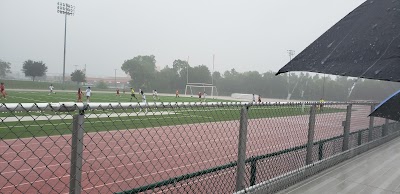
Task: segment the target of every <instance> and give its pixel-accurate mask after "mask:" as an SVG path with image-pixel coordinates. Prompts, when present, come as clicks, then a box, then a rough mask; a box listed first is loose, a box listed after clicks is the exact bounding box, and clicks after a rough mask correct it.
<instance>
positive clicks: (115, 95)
mask: <svg viewBox="0 0 400 194" xmlns="http://www.w3.org/2000/svg"><path fill="white" fill-rule="evenodd" d="M115 96H120V95H119V88H117V94H116V95H115Z"/></svg>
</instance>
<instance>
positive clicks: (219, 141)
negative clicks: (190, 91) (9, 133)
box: [0, 106, 384, 193]
mask: <svg viewBox="0 0 400 194" xmlns="http://www.w3.org/2000/svg"><path fill="white" fill-rule="evenodd" d="M340 108H345V107H340ZM369 110H370V107H369V106H353V112H352V124H351V131H356V130H360V129H365V128H368V122H369V118H368V117H367V115H368V112H369ZM250 111H251V109H250ZM114 119H115V118H114ZM343 120H345V113H344V112H341V113H326V114H318V115H317V117H316V128H315V130H316V131H315V141H318V140H321V139H326V138H330V137H334V136H337V135H340V134H342V132H343V127H342V121H343ZM376 120H377V121H376V122H375V124H376V125H381V124H383V122H384V120H383V119H376ZM238 128H239V122H238V121H227V122H213V123H201V124H190V125H177V126H164V127H156V128H146V129H136V130H118V131H117V130H114V131H109V132H99V133H87V134H85V137H84V152H83V156H84V159H83V167H82V169H83V173H82V189H83V193H112V192H119V191H124V190H129V189H132V188H137V187H139V186H143V185H148V184H151V183H155V182H158V181H162V180H166V179H169V178H172V177H176V176H179V175H184V174H188V173H192V172H197V171H200V170H204V169H208V168H212V167H215V166H220V165H223V164H227V163H229V162H232V161H236V158H237V141H238ZM307 130H308V115H304V116H292V117H279V118H278V117H275V118H268V119H251V120H249V125H248V136H247V140H248V143H247V157H250V156H257V155H263V154H266V153H272V152H276V151H279V150H283V149H287V148H291V147H295V146H298V145H303V144H305V143H306V141H307ZM70 143H71V136H70V135H62V136H51V137H39V138H24V139H18V140H4V141H1V142H0V153H1V157H0V164H1V165H0V172H1V174H0V188H1V190H0V192H1V193H68V189H69V178H70V177H69V170H70V151H71V150H70ZM295 160H296V161H295ZM302 160H304V153H300V152H299V153H296V155H292V156H282V157H280V158H279V157H277V158H275V159H274V160H271V161H273V162H272V163H271V164H269V165H270V166H269V167H270V168H272V170H271V169H269V171H270V172H269V173H270V174H266V173H264V174H263V173H261V174H260V177H261V178H262V177H265V178H270V177H271V176H276V174H279V173H284V172H287V170H288V169H295V168H298V167H300V166H302V165H303V162H302ZM258 169H261V170H266V169H263V168H262V167H258ZM235 170H236V168H231V169H227V170H224V171H220V172H214V173H210V174H207V175H203V176H200V177H198V178H194V179H191V180H186V181H182V182H180V183H177V184H175V185H172V186H165V187H161V188H158V189H156V190H154V191H149V192H160V193H177V192H183V193H231V192H233V191H234V187H235V176H236V175H235ZM248 170H249V169H248ZM266 171H267V170H266ZM272 171H273V172H272ZM258 173H259V172H258ZM271 173H272V174H273V175H271ZM247 179H248V178H247ZM257 181H262V180H257Z"/></svg>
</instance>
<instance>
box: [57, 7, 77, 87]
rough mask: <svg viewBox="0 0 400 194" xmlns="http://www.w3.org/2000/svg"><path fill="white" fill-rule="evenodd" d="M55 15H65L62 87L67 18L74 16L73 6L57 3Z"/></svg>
mask: <svg viewBox="0 0 400 194" xmlns="http://www.w3.org/2000/svg"><path fill="white" fill-rule="evenodd" d="M57 13H59V14H63V15H65V22H64V23H65V28H64V60H63V79H62V83H63V87H64V82H65V55H66V48H67V16H73V15H74V14H75V6H73V5H71V4H68V3H61V2H58V3H57Z"/></svg>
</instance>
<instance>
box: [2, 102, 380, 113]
mask: <svg viewBox="0 0 400 194" xmlns="http://www.w3.org/2000/svg"><path fill="white" fill-rule="evenodd" d="M349 104H354V105H376V103H372V102H324V103H320V102H149V103H137V102H133V103H132V102H111V103H107V102H91V103H76V102H58V103H1V104H0V112H14V111H22V112H27V111H49V110H50V111H58V112H72V111H76V110H105V109H132V108H188V107H238V106H247V107H250V106H257V107H260V106H302V105H307V106H311V105H349Z"/></svg>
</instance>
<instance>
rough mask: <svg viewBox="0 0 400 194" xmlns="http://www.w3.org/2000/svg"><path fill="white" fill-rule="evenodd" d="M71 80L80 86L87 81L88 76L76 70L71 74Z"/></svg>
mask: <svg viewBox="0 0 400 194" xmlns="http://www.w3.org/2000/svg"><path fill="white" fill-rule="evenodd" d="M71 80H72V81H74V82H76V83H77V84H79V83H81V82H85V81H86V75H85V73H84V72H83V71H82V70H75V71H74V72H72V73H71Z"/></svg>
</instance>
